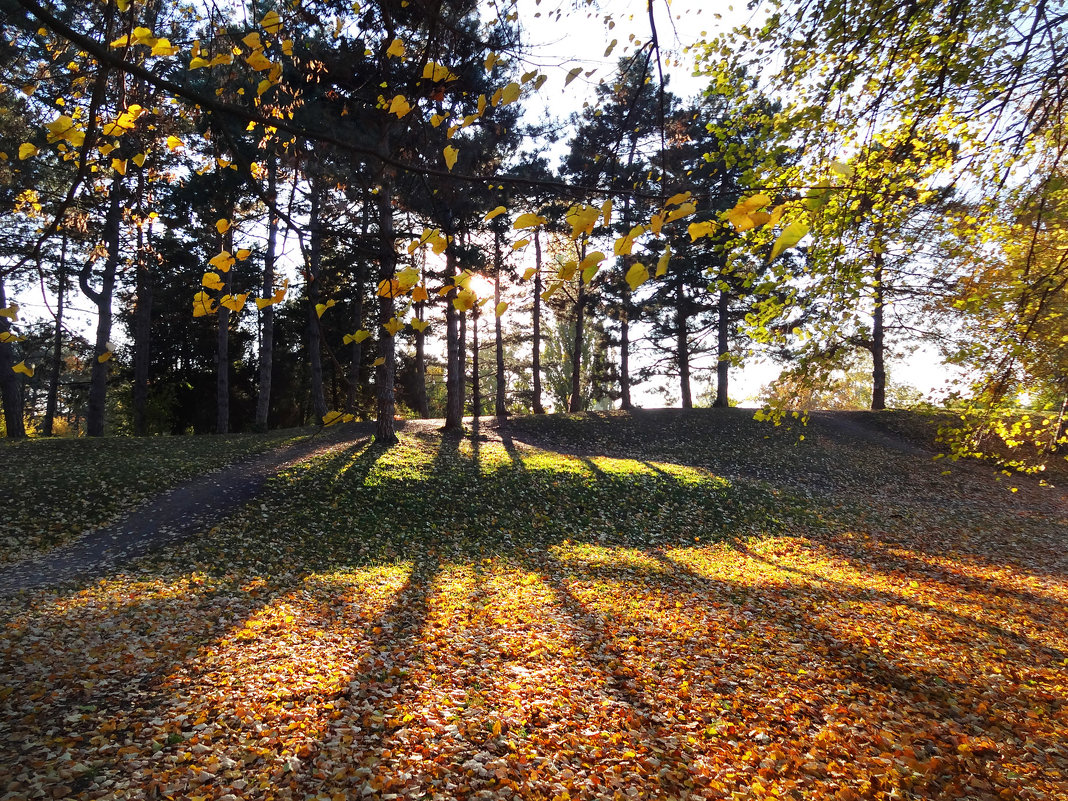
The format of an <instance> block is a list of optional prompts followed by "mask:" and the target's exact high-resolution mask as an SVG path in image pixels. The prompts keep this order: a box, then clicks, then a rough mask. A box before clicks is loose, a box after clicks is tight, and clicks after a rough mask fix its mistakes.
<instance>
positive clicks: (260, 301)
mask: <svg viewBox="0 0 1068 801" xmlns="http://www.w3.org/2000/svg"><path fill="white" fill-rule="evenodd" d="M288 289H289V279H288V278H287V279H285V280H284V281H282V286H281V288H280V289H278V290H277V291H276V292H275V293H274V295H272V296H271V297H269V298H256V308H257V309H263V308H265V307H267V306H273V305H275V304H276V303H281V302H282V301H283V300H284V299H285V296H286V292H287V291H288Z"/></svg>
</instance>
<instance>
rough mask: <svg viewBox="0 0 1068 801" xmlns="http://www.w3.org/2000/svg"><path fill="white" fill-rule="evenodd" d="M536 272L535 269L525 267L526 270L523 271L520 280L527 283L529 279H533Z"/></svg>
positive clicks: (536, 269)
mask: <svg viewBox="0 0 1068 801" xmlns="http://www.w3.org/2000/svg"><path fill="white" fill-rule="evenodd" d="M537 271H538V268H537V267H527V269H525V270H524V271H523V277H522V279H520V280H523V281H529V280H530V279H531V278H533V277H534V273H536V272H537Z"/></svg>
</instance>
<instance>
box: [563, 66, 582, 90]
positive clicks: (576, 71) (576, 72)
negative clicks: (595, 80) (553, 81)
mask: <svg viewBox="0 0 1068 801" xmlns="http://www.w3.org/2000/svg"><path fill="white" fill-rule="evenodd" d="M581 72H582V67H575V68H574V69H573V70H571V71H570V72H569V73H568V74H567V77H566V78H564V86H569V85H570V84H571V82H572V81H573V80H575V78H577V77H578V76H579V73H581Z"/></svg>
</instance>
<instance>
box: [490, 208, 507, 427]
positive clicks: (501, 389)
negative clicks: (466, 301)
mask: <svg viewBox="0 0 1068 801" xmlns="http://www.w3.org/2000/svg"><path fill="white" fill-rule="evenodd" d="M503 269H504V264H503V261H502V259H501V231H500V228H495V229H494V230H493V336H494V345H495V352H496V355H497V387H496V388H497V395H496V399H495V401H494V404H493V411H494V414H496V415H497V417H504V416H505V415H507V414H508V409H507V408H506V404H505V400H506V399H505V387H506V384H505V376H504V331H503V330H502V327H501V315H500V314H498V313H497V307H498V306H499V305H500V303H501V270H503Z"/></svg>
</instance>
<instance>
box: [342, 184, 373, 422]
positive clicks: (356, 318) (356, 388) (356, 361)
mask: <svg viewBox="0 0 1068 801" xmlns="http://www.w3.org/2000/svg"><path fill="white" fill-rule="evenodd" d="M369 190H370V187H366V186H365V187H364V195H363V210H362V215H363V223H362V225H361V226H360V234H361V236H360V242H361V245H363V246H366V242H367V234H368V232H369V231H370V230H371V222H370V219H371V200H370V198H371V193H370V191H369ZM366 282H367V264H366V263H365V262H364V260H363V257H360V259H359V260H358V261H357V263H356V298H355V302H354V303H353V305H352V325H353V329H352V330H353V333H355V332H356V331H359V330H361V329H362V328H363V324H364V319H363V293H364V289H365V284H366ZM349 348H350V351H349V354H350V361H349V386H348V395H347V397H346V400H345V411H346V412H349V413H350V414H353V413H355V412H356V402H357V400H358V399H359V396H360V386H361V382H360V378H361V376H362V374H363V343H362V342H357V341H356V340H355V339H354V340H352V343H351V344H350V345H349Z"/></svg>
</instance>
